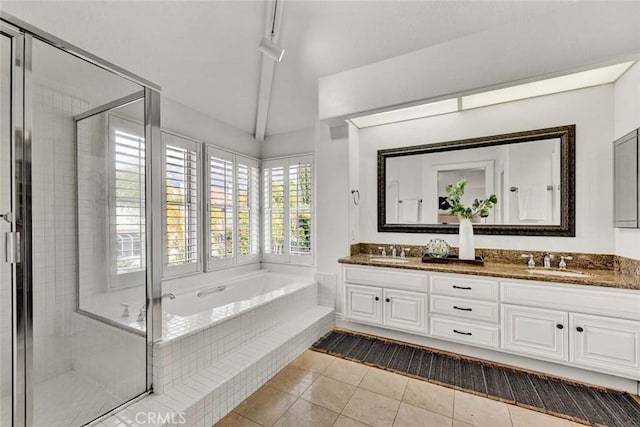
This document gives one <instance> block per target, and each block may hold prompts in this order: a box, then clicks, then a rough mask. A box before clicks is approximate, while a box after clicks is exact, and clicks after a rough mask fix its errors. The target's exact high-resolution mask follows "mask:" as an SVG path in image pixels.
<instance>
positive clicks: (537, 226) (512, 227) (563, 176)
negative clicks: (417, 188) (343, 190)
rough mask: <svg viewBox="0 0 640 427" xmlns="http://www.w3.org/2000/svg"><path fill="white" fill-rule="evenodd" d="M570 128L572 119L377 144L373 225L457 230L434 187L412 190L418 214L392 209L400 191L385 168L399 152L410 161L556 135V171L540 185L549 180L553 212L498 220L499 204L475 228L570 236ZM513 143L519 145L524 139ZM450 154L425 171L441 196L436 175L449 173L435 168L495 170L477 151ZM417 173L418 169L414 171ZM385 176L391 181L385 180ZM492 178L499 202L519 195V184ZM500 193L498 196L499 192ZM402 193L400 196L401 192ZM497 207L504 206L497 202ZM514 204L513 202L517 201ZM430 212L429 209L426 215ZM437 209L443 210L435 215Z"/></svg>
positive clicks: (383, 229)
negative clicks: (423, 140)
mask: <svg viewBox="0 0 640 427" xmlns="http://www.w3.org/2000/svg"><path fill="white" fill-rule="evenodd" d="M575 132H576V126H575V125H574V124H572V125H565V126H558V127H551V128H544V129H534V130H528V131H523V132H515V133H508V134H500V135H491V136H483V137H477V138H469V139H463V140H455V141H447V142H439V143H434V144H425V145H416V146H407V147H398V148H391V149H384V150H378V231H379V232H392V233H433V234H456V233H458V229H459V224H458V223H457V221H456V220H455V219H453V218H452V217H451V216H447V215H446V213H447V212H446V209H445V208H446V206H444V205H445V204H446V203H442V204H440V202H441V200H439V199H441V198H440V197H436V195H435V193H434V194H433V195H431V194H430V193H429V192H425V193H419V194H417V195H415V196H411V197H414V198H415V203H413V205H416V206H413V205H412V206H410V207H411V211H412V212H413V211H416V214H417V216H418V218H417V220H413V221H406V222H403V221H402V218H400V217H401V216H402V215H400V214H399V213H398V212H399V209H393V206H396V207H397V206H399V202H400V200H403V199H402V198H401V197H400V196H401V194H400V191H401V189H400V188H399V182H398V181H397V180H396V178H395V177H394V176H393V173H390V170H389V164H390V162H393V161H397V160H398V159H399V158H404V159H406V160H407V161H409V162H411V161H415V159H416V158H417V157H416V156H422V155H425V154H434V155H435V154H436V153H438V154H441V153H444V154H446V153H447V152H456V151H460V150H471V149H478V148H485V149H486V148H488V147H498V148H499V146H503V145H510V144H524V143H535V142H540V143H542V142H545V141H547V142H548V141H550V140H555V141H559V150H558V151H559V165H556V169H557V170H558V172H559V176H558V177H556V178H555V179H554V182H553V185H551V183H549V185H546V183H545V185H544V186H543V189H544V190H545V191H546V190H547V189H548V188H549V186H551V187H552V190H553V191H549V194H550V195H552V197H555V198H556V200H555V201H554V202H553V203H554V209H553V210H552V212H549V217H548V219H547V220H539V221H525V220H523V221H517V222H519V223H516V224H505V223H500V217H501V216H502V215H505V214H504V212H503V211H502V210H501V209H496V210H495V212H492V214H491V216H490V217H489V218H486V219H481V220H479V221H474V233H475V234H488V235H522V236H557V237H575ZM518 147H524V145H522V146H518ZM454 154H456V159H457V161H455V162H454V161H452V162H444V163H443V162H441V163H439V164H438V167H437V168H435V167H434V168H433V171H430V172H429V173H432V172H434V171H435V172H434V173H432V174H431V175H429V176H430V177H431V178H430V179H427V180H426V181H429V180H431V181H433V180H434V178H435V182H431V183H430V184H429V183H427V184H429V185H428V186H429V187H433V192H438V195H437V196H441V194H439V193H440V190H439V189H438V188H439V183H438V182H437V180H438V177H440V176H448V175H447V174H446V173H444V174H439V173H438V171H451V170H459V169H468V170H483V171H484V173H485V174H487V173H489V174H493V173H494V171H493V169H492V167H491V166H487V165H485V164H484V163H486V162H484V161H483V159H481V158H480V156H478V157H477V158H474V156H471V160H469V159H467V160H465V161H460V159H461V158H463V157H465V156H463V155H462V154H463V153H454ZM410 156H413V157H410ZM556 163H557V162H556ZM487 171H490V172H487ZM496 172H497V170H496ZM418 175H420V174H419V173H418ZM413 176H414V177H415V176H416V171H414V172H413ZM390 178H391V179H392V181H388V179H390ZM449 178H451V177H449ZM415 179H421V178H415ZM497 181H498V180H497V179H496V180H495V182H493V183H492V185H491V187H487V188H486V190H487V191H490V190H491V189H492V188H495V190H496V191H495V193H496V194H498V204H500V203H502V202H503V200H501V199H502V198H505V197H511V196H516V195H518V192H519V188H518V186H516V185H514V184H513V183H508V182H504V183H503V185H502V186H503V187H505V188H502V191H498V190H500V188H499V187H500V183H499V182H497ZM487 182H489V180H487ZM431 184H433V185H431ZM445 184H446V182H445ZM425 194H426V195H427V196H428V197H429V200H431V198H433V199H434V201H438V204H440V210H438V208H436V209H435V211H434V212H431V210H433V209H431V208H430V207H429V206H427V203H425V202H426V197H425ZM501 194H502V196H503V197H501ZM487 195H488V194H487ZM505 195H507V196H505ZM432 196H433V197H432ZM402 197H404V195H403V196H402ZM520 197H522V196H520ZM396 199H397V200H396ZM394 200H395V202H396V203H395V204H394V203H393V202H394ZM403 202H404V201H403ZM434 204H435V203H434ZM501 208H502V209H503V207H502V206H501ZM515 208H517V206H516V207H515ZM443 209H444V210H443ZM501 212H502V213H501ZM431 213H433V214H434V215H431ZM438 213H440V214H441V215H442V216H440V217H438V218H436V215H438ZM412 215H413V213H412ZM512 217H513V215H512ZM412 218H413V217H412ZM420 218H425V219H428V220H429V221H430V222H431V223H426V222H427V221H425V220H422V221H421V220H420ZM442 218H444V219H442ZM421 222H424V223H421ZM442 222H446V223H442Z"/></svg>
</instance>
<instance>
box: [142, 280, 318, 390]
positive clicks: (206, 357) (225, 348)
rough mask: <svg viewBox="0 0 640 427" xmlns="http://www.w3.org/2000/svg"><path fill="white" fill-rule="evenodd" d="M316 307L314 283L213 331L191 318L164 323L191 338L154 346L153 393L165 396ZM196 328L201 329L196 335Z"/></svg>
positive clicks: (216, 326) (211, 328)
mask: <svg viewBox="0 0 640 427" xmlns="http://www.w3.org/2000/svg"><path fill="white" fill-rule="evenodd" d="M317 304H318V285H317V284H315V283H314V284H312V285H309V286H306V287H304V288H301V289H298V290H296V291H294V292H292V293H290V294H288V295H284V296H282V297H280V298H278V299H274V300H272V301H270V302H268V303H266V304H263V305H261V306H258V307H256V308H255V309H251V310H248V311H245V312H244V313H242V314H240V315H238V316H235V317H232V318H229V319H228V320H224V321H222V322H220V323H217V324H215V325H211V326H210V327H206V326H202V325H200V324H199V323H198V322H196V321H194V320H193V319H190V318H182V319H183V320H184V322H185V323H184V325H183V324H182V323H177V321H176V322H174V323H170V324H167V323H166V322H165V323H164V324H163V326H164V327H171V328H174V329H176V330H178V329H180V328H185V331H187V332H189V334H187V335H182V336H178V337H177V338H174V339H169V340H167V339H166V338H165V340H164V341H161V342H160V343H157V344H156V345H155V348H154V361H153V362H154V363H153V376H154V378H153V379H154V381H153V382H154V391H155V392H156V393H163V392H164V391H165V390H166V389H167V388H171V387H175V386H176V385H177V384H180V383H182V382H184V381H185V379H187V378H188V377H189V376H192V375H194V374H196V373H197V372H199V371H201V370H204V369H206V368H208V367H209V366H211V365H212V364H213V363H214V362H216V361H217V360H219V359H220V358H222V357H224V356H225V355H226V354H228V352H230V351H231V350H233V349H235V348H237V347H239V346H241V345H243V344H246V343H248V342H250V341H251V340H254V339H256V338H258V337H260V336H262V335H263V334H265V333H267V332H269V331H270V330H273V329H274V328H276V327H278V326H279V325H282V324H285V323H286V322H288V321H290V320H291V319H295V318H297V317H298V316H300V315H301V314H303V313H304V312H306V311H307V310H309V309H311V308H313V307H315V306H317ZM210 317H211V316H209V319H208V321H209V322H211V318H210ZM193 327H197V328H198V329H196V330H195V332H193V331H191V328H193ZM164 332H166V331H163V334H164V335H165V337H166V336H167V334H166V333H164ZM177 332H180V331H177ZM177 332H176V333H177ZM183 332H184V331H183ZM191 332H193V333H191Z"/></svg>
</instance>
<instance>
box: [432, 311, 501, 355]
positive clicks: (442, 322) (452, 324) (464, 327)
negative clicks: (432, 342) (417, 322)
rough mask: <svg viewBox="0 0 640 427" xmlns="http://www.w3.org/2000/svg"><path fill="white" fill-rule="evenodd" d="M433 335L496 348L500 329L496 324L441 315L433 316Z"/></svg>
mask: <svg viewBox="0 0 640 427" xmlns="http://www.w3.org/2000/svg"><path fill="white" fill-rule="evenodd" d="M431 335H432V336H434V337H438V338H442V339H446V340H450V341H458V342H463V343H465V344H469V345H475V346H479V347H488V348H494V349H497V348H498V342H499V338H500V332H499V329H498V328H497V327H495V326H484V325H476V324H473V323H469V322H468V321H465V320H460V321H456V320H449V319H443V318H439V317H432V318H431Z"/></svg>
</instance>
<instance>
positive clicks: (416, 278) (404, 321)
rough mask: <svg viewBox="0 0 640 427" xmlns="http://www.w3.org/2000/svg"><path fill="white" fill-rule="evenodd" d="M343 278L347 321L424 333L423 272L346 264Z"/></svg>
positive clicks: (424, 283)
mask: <svg viewBox="0 0 640 427" xmlns="http://www.w3.org/2000/svg"><path fill="white" fill-rule="evenodd" d="M344 277H345V282H346V283H345V317H346V318H347V319H348V320H353V321H356V322H362V323H369V324H372V325H379V326H384V327H386V328H390V329H397V330H401V331H408V332H413V333H418V334H422V335H424V334H426V333H427V332H428V323H427V319H428V297H427V292H426V290H427V289H428V285H427V278H426V276H425V275H424V274H422V273H411V272H402V271H394V270H385V269H380V268H373V269H371V268H358V267H348V268H345V271H344Z"/></svg>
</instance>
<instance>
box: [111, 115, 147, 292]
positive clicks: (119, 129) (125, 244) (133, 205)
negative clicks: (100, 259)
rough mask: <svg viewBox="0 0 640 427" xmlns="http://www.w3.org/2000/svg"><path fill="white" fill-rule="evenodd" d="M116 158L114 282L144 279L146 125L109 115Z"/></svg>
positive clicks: (112, 222)
mask: <svg viewBox="0 0 640 427" xmlns="http://www.w3.org/2000/svg"><path fill="white" fill-rule="evenodd" d="M109 141H110V147H111V153H112V160H113V163H112V164H113V176H112V180H111V182H112V186H111V196H110V199H111V206H112V207H113V208H112V209H111V221H110V233H109V235H110V236H111V256H112V260H113V262H112V268H111V277H112V280H111V284H110V285H111V286H112V287H114V286H115V287H122V286H130V285H136V284H140V283H144V280H145V278H144V270H145V141H144V127H143V126H142V125H140V124H138V123H135V122H132V121H129V120H125V119H122V118H120V117H117V116H114V115H110V116H109Z"/></svg>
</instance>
